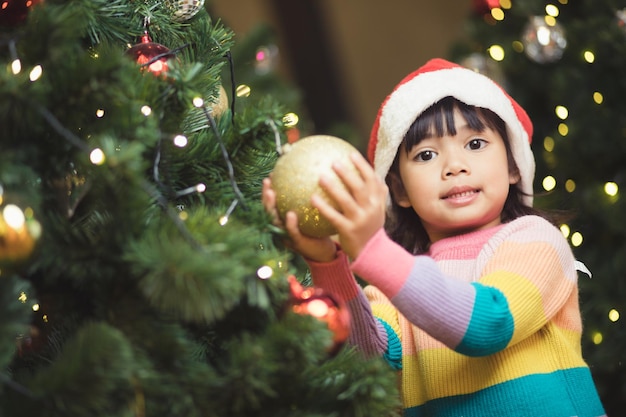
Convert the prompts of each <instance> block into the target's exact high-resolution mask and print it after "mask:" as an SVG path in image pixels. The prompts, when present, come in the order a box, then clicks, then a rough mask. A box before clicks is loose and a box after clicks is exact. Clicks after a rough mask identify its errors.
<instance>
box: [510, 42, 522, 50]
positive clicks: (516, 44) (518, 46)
mask: <svg viewBox="0 0 626 417" xmlns="http://www.w3.org/2000/svg"><path fill="white" fill-rule="evenodd" d="M511 46H512V47H513V50H514V51H515V52H524V44H523V43H522V42H520V41H513V42H512V43H511Z"/></svg>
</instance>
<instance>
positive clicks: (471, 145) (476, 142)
mask: <svg viewBox="0 0 626 417" xmlns="http://www.w3.org/2000/svg"><path fill="white" fill-rule="evenodd" d="M485 146H487V141H486V140H485V139H472V140H470V141H469V142H468V143H467V145H465V147H466V148H467V149H471V150H473V151H475V150H478V149H482V148H484V147H485Z"/></svg>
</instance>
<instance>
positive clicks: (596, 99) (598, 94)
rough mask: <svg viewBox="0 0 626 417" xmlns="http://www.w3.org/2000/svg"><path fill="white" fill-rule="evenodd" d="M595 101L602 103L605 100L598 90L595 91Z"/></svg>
mask: <svg viewBox="0 0 626 417" xmlns="http://www.w3.org/2000/svg"><path fill="white" fill-rule="evenodd" d="M593 101H595V102H596V104H602V102H603V101H604V96H603V95H602V93H600V92H599V91H596V92H595V93H593Z"/></svg>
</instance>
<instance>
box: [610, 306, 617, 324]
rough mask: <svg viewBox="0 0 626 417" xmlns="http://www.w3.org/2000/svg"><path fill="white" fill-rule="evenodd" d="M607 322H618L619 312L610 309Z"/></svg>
mask: <svg viewBox="0 0 626 417" xmlns="http://www.w3.org/2000/svg"><path fill="white" fill-rule="evenodd" d="M609 320H611V321H612V322H613V323H615V322H616V321H617V320H619V311H617V310H616V309H614V308H612V309H611V311H609Z"/></svg>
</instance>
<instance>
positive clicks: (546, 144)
mask: <svg viewBox="0 0 626 417" xmlns="http://www.w3.org/2000/svg"><path fill="white" fill-rule="evenodd" d="M543 149H545V150H546V151H547V152H552V151H553V150H554V139H552V138H551V137H550V136H546V137H545V138H544V139H543Z"/></svg>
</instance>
